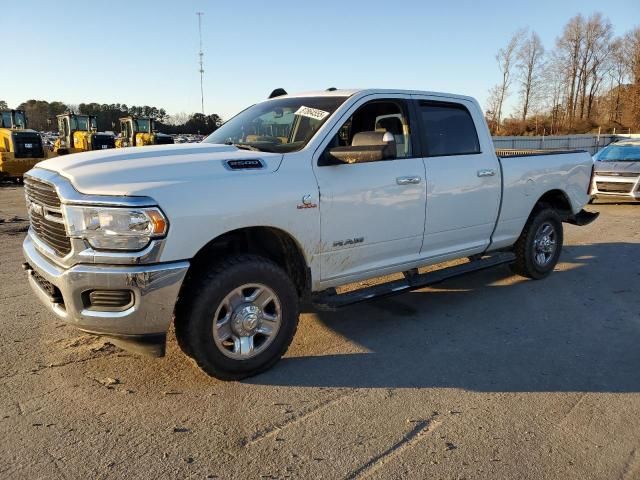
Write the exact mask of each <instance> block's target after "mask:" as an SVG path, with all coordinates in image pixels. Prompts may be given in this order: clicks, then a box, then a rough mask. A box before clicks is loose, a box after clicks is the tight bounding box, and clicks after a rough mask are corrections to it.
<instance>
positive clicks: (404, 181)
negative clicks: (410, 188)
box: [396, 177, 422, 185]
mask: <svg viewBox="0 0 640 480" xmlns="http://www.w3.org/2000/svg"><path fill="white" fill-rule="evenodd" d="M421 181H422V179H421V178H420V177H398V178H396V183H397V184H398V185H412V184H417V183H420V182H421Z"/></svg>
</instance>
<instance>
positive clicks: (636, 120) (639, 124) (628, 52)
mask: <svg viewBox="0 0 640 480" xmlns="http://www.w3.org/2000/svg"><path fill="white" fill-rule="evenodd" d="M623 42H624V55H625V57H626V58H627V62H628V69H629V70H628V72H629V77H630V78H631V85H630V87H629V97H630V98H629V100H628V102H629V105H630V110H631V115H630V124H631V127H632V128H635V129H640V27H636V28H634V29H633V30H631V31H630V32H628V33H627V34H626V35H625V36H624V40H623Z"/></svg>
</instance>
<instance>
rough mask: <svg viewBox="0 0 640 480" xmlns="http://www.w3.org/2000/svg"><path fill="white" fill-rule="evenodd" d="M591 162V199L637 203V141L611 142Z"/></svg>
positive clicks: (639, 159)
mask: <svg viewBox="0 0 640 480" xmlns="http://www.w3.org/2000/svg"><path fill="white" fill-rule="evenodd" d="M593 159H594V161H595V162H594V176H593V183H592V185H591V195H592V196H593V197H594V198H612V199H625V200H632V201H640V139H629V140H621V141H619V142H616V143H612V144H610V145H608V146H606V147H605V148H603V149H602V150H600V151H599V152H598V153H596V154H595V155H594V157H593Z"/></svg>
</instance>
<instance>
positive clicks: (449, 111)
mask: <svg viewBox="0 0 640 480" xmlns="http://www.w3.org/2000/svg"><path fill="white" fill-rule="evenodd" d="M418 112H419V115H420V135H421V140H422V145H423V150H424V155H425V156H427V157H437V156H445V155H471V154H476V153H480V142H479V141H478V133H477V132H476V126H475V124H474V123H473V118H471V114H470V113H469V110H467V107H465V106H464V105H462V104H460V103H453V102H438V101H430V100H421V101H419V102H418Z"/></svg>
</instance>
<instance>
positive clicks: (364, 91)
mask: <svg viewBox="0 0 640 480" xmlns="http://www.w3.org/2000/svg"><path fill="white" fill-rule="evenodd" d="M372 94H383V95H384V94H389V95H391V94H396V95H397V94H400V95H432V96H436V97H448V98H456V99H459V100H468V101H472V102H475V99H474V98H473V97H469V96H466V95H457V94H454V93H446V92H430V91H423V90H403V89H388V88H346V89H339V88H336V89H333V88H332V89H327V90H315V91H309V92H299V93H290V94H287V95H282V96H280V97H275V98H284V97H288V98H299V97H351V96H353V95H359V96H360V95H362V96H364V95H372Z"/></svg>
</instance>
